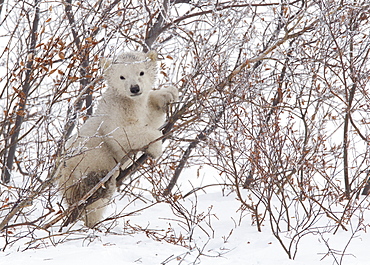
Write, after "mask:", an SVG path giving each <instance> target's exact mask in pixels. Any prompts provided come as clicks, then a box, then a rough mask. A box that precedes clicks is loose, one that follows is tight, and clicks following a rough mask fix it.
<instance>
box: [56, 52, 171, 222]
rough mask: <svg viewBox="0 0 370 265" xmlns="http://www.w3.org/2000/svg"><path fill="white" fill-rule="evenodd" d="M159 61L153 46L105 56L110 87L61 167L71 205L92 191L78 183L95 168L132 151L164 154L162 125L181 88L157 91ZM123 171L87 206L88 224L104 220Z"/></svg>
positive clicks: (61, 182)
mask: <svg viewBox="0 0 370 265" xmlns="http://www.w3.org/2000/svg"><path fill="white" fill-rule="evenodd" d="M155 60H156V53H155V52H153V51H150V52H149V53H141V52H131V53H124V54H121V55H119V56H118V57H117V58H116V59H115V60H103V61H102V66H103V68H105V72H104V78H105V80H106V82H107V85H108V88H107V91H106V92H105V93H104V94H103V96H102V99H101V100H100V102H99V104H98V107H97V110H96V112H95V114H94V115H93V116H92V117H90V118H89V119H88V120H87V121H86V123H85V124H83V125H82V126H81V128H80V130H79V133H78V134H77V135H75V136H74V137H72V139H71V140H69V141H68V143H67V145H66V153H65V157H66V158H65V160H64V161H63V163H62V165H61V168H60V178H59V186H60V187H61V189H62V191H63V196H64V198H65V199H66V201H67V203H68V204H69V205H72V204H73V203H75V202H76V201H78V200H80V199H81V198H82V196H83V194H80V193H84V192H86V191H84V189H81V188H79V187H78V186H77V185H76V183H83V182H84V178H85V180H86V177H87V175H88V174H89V173H91V172H106V171H110V170H111V169H112V168H113V167H114V166H115V165H116V164H117V162H118V161H121V159H122V158H123V157H125V155H126V154H127V153H128V152H129V151H131V150H142V149H143V148H145V147H147V148H146V150H143V151H145V152H146V153H148V154H149V155H150V156H152V157H153V158H157V157H159V156H160V155H161V154H162V143H161V140H160V137H161V136H162V133H161V132H160V130H159V128H160V126H162V125H163V123H164V121H165V111H166V106H167V104H169V103H170V102H173V101H176V100H177V98H178V91H177V89H176V88H175V87H167V88H164V89H161V90H152V86H153V84H154V82H155V78H156V72H157V68H156V61H155ZM132 88H133V89H132ZM129 163H130V161H127V162H126V164H124V167H125V166H127V165H128V164H129ZM117 175H118V173H116V175H115V176H114V178H113V180H110V182H109V183H108V185H106V186H105V187H104V188H105V189H108V191H107V192H106V193H105V195H104V196H103V198H99V199H98V200H97V201H95V202H93V203H92V204H90V205H88V206H87V207H86V208H85V211H86V214H84V215H83V216H81V217H80V218H81V219H83V220H84V221H85V224H86V225H87V226H89V227H92V226H94V225H95V224H96V223H97V222H98V221H100V220H101V217H102V213H103V210H104V207H105V206H106V204H107V203H108V201H109V199H110V198H111V196H112V194H113V192H114V188H115V178H116V177H117ZM102 177H104V175H102ZM86 183H89V181H86ZM83 185H85V186H86V185H87V186H89V185H92V184H83ZM92 186H94V185H92ZM84 188H85V189H86V187H84ZM87 188H89V189H90V187H87ZM91 188H92V187H91Z"/></svg>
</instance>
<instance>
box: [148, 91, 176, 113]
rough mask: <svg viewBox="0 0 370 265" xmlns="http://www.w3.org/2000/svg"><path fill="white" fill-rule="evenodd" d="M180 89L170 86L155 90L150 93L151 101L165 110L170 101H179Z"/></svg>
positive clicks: (157, 108) (152, 104)
mask: <svg viewBox="0 0 370 265" xmlns="http://www.w3.org/2000/svg"><path fill="white" fill-rule="evenodd" d="M178 98H179V91H178V90H177V88H176V87H174V86H168V87H165V88H162V89H160V90H153V91H151V92H150V95H149V103H150V104H151V106H152V107H153V108H154V109H156V110H160V111H163V112H165V111H166V107H167V105H168V104H169V103H172V102H175V101H177V100H178Z"/></svg>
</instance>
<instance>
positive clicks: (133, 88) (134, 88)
mask: <svg viewBox="0 0 370 265" xmlns="http://www.w3.org/2000/svg"><path fill="white" fill-rule="evenodd" d="M130 92H131V93H132V94H139V92H140V87H139V85H131V87H130Z"/></svg>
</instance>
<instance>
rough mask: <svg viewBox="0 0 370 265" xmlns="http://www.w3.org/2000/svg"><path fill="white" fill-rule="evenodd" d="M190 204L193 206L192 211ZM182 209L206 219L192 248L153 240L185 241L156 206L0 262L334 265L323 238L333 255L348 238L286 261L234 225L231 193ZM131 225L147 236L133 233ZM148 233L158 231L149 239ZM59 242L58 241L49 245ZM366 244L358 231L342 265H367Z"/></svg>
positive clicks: (303, 248)
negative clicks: (161, 237) (101, 228)
mask: <svg viewBox="0 0 370 265" xmlns="http://www.w3.org/2000/svg"><path fill="white" fill-rule="evenodd" d="M122 203H124V202H122V201H120V202H118V203H116V204H113V205H112V207H111V209H110V210H111V211H114V210H117V208H119V207H120V204H122ZM195 203H196V204H197V205H196V207H193V206H194V205H195ZM183 205H188V207H189V208H187V210H189V211H190V210H191V209H193V210H194V209H196V210H197V213H196V214H198V215H199V216H206V218H205V219H204V220H203V221H202V222H200V227H201V228H200V227H198V226H193V227H192V228H193V229H192V232H191V234H192V238H193V240H192V241H191V242H189V241H186V240H183V241H182V242H183V245H184V244H186V242H187V243H189V244H191V247H192V249H190V248H189V247H185V246H180V244H181V243H179V242H177V243H175V244H173V243H168V242H165V241H164V240H162V241H158V240H156V239H155V237H157V239H158V237H159V235H165V234H166V233H165V232H166V231H167V232H168V233H167V238H170V236H171V235H175V236H176V237H177V238H179V236H180V233H181V234H182V235H183V237H184V238H185V237H187V236H189V235H190V234H189V231H187V227H186V225H185V224H183V223H182V221H183V220H181V218H179V217H178V216H175V215H174V213H173V211H172V210H171V208H170V206H169V205H168V204H167V203H158V204H155V205H154V206H152V207H150V208H148V209H146V210H144V211H142V212H140V213H139V214H135V215H132V216H128V217H125V218H122V219H120V222H119V223H118V224H115V227H114V228H112V229H110V232H109V233H106V232H104V231H94V230H87V229H84V228H82V229H81V230H80V231H79V232H75V233H72V235H69V236H68V237H67V236H56V237H53V238H49V239H46V240H43V241H40V245H39V246H38V249H29V250H25V251H17V249H18V248H19V249H22V248H24V246H22V245H18V247H16V246H13V247H11V248H9V249H6V250H5V251H4V252H1V253H0V264H4V265H5V264H7V265H12V264H14V265H19V264H27V265H33V264H37V265H40V264H53V265H59V264H61V265H62V264H63V265H65V264H89V265H95V264H99V265H101V264H212V265H228V264H249V265H253V264H294V265H298V264H299V265H300V264H339V263H340V259H341V256H340V255H335V257H336V259H337V260H335V259H334V258H333V255H328V256H325V255H326V254H327V253H328V248H327V246H326V244H325V242H324V240H323V239H325V240H326V241H327V242H328V243H329V246H330V247H331V248H332V250H331V251H332V253H334V254H338V253H339V252H342V251H343V249H345V247H346V244H347V243H348V240H349V238H350V236H351V234H352V233H350V232H344V231H339V232H338V233H337V234H336V235H333V234H329V233H328V234H324V238H322V237H321V236H320V235H315V234H309V235H307V236H305V237H303V238H302V240H301V241H300V244H299V245H298V252H297V256H296V258H295V260H289V259H288V257H287V255H286V254H285V252H284V250H283V249H282V247H281V245H280V244H279V242H278V241H277V240H276V239H275V238H274V237H273V236H272V234H271V232H270V229H269V228H268V226H265V227H264V229H263V231H262V232H257V229H256V227H255V226H254V225H253V224H252V222H251V218H250V216H248V215H247V216H244V217H243V218H242V219H241V223H239V221H240V212H239V211H238V208H239V203H238V201H237V200H235V198H234V196H233V195H232V194H231V195H229V196H222V195H221V193H220V192H216V191H214V192H211V193H202V194H199V195H198V196H197V199H195V197H194V196H193V198H192V199H189V200H188V202H184V203H183ZM145 206H146V205H145V203H144V202H141V201H136V202H135V203H134V204H132V205H130V206H129V207H128V208H126V209H125V212H130V211H133V210H135V209H136V208H140V207H145ZM208 213H209V214H208ZM125 223H126V225H125ZM127 224H131V226H132V227H129V226H128V225H127ZM79 226H80V224H76V225H75V227H74V228H75V229H76V230H77V229H78V228H81V227H79ZM135 227H136V228H138V227H142V228H145V229H147V230H146V231H149V232H147V233H145V232H143V231H137V230H140V229H136V231H135ZM151 232H153V234H156V232H158V233H157V234H156V236H153V235H151ZM186 233H187V234H186ZM45 236H47V235H45ZM174 238H175V237H174ZM28 241H29V240H28ZM59 241H63V243H60V244H56V245H55V246H54V245H53V244H55V243H57V242H59ZM25 243H26V242H23V244H25ZM27 243H28V242H27ZM369 246H370V236H369V235H368V234H366V233H364V232H361V233H357V234H356V237H355V238H353V239H352V241H351V242H350V244H349V246H348V249H347V250H346V252H345V255H344V256H343V261H342V264H352V265H354V264H361V265H363V264H369V261H368V247H369Z"/></svg>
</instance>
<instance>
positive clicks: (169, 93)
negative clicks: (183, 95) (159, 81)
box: [162, 86, 179, 103]
mask: <svg viewBox="0 0 370 265" xmlns="http://www.w3.org/2000/svg"><path fill="white" fill-rule="evenodd" d="M162 91H163V93H164V94H165V95H166V98H167V99H168V101H167V103H172V102H176V101H178V100H179V90H178V89H177V88H176V87H174V86H168V87H166V88H163V89H162Z"/></svg>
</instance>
